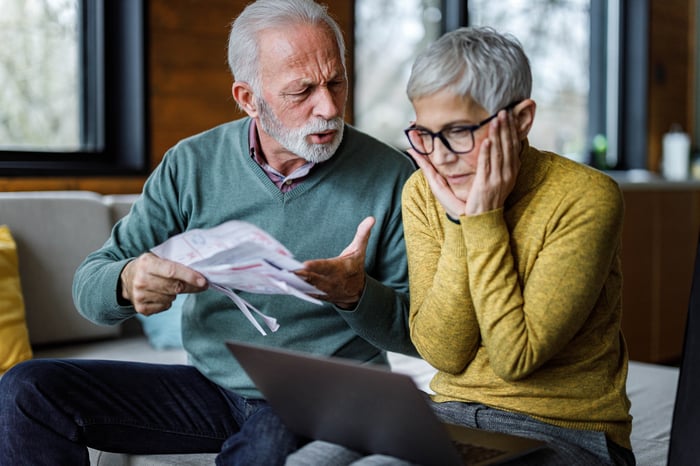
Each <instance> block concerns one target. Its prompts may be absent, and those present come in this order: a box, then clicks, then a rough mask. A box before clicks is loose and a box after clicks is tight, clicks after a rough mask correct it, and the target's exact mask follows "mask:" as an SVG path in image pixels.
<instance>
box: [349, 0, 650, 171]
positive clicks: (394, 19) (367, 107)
mask: <svg viewBox="0 0 700 466" xmlns="http://www.w3.org/2000/svg"><path fill="white" fill-rule="evenodd" d="M647 2H648V0H637V1H627V0H609V1H608V0H567V1H555V0H531V1H525V0H503V1H498V2H494V1H490V0H469V1H466V2H464V1H460V0H443V1H441V2H434V1H429V0H413V2H411V4H410V5H409V2H405V1H401V0H391V1H389V0H387V1H384V2H376V1H374V0H358V1H357V3H356V4H357V6H356V8H357V12H356V15H357V21H356V23H357V26H356V27H357V30H356V49H355V57H356V66H355V69H356V75H357V78H356V79H357V80H356V86H357V87H356V89H355V99H356V100H355V117H356V121H355V123H356V125H357V126H358V127H359V128H360V129H363V130H365V131H367V132H369V133H370V134H373V135H375V136H376V137H378V138H379V139H382V140H384V141H386V142H389V143H392V144H395V145H397V147H399V148H401V149H405V148H406V147H407V143H406V142H405V141H403V140H401V138H400V137H399V136H398V135H400V134H401V129H402V128H403V127H405V126H406V124H407V123H408V121H410V120H411V119H412V118H413V113H412V109H411V107H410V104H409V103H408V99H407V98H406V95H405V86H406V82H407V81H408V76H409V73H410V66H411V63H412V60H413V58H414V57H415V54H416V53H417V52H418V51H419V50H422V48H423V47H425V46H426V44H428V43H429V42H431V41H433V40H435V39H436V38H437V37H439V35H441V34H442V32H443V31H446V30H452V29H454V28H457V27H459V26H461V25H464V24H471V25H481V26H491V27H494V28H495V29H497V30H499V31H502V32H509V33H511V34H513V35H514V36H515V37H516V38H518V40H519V41H520V42H521V43H522V45H523V48H524V49H525V52H526V53H527V54H528V57H529V58H530V63H531V68H532V73H533V94H532V97H533V99H534V100H535V101H536V102H537V118H536V120H535V125H534V127H533V129H532V131H531V132H530V135H529V139H530V142H531V143H532V144H533V146H536V147H538V148H541V149H545V150H551V151H555V152H558V153H560V154H562V155H565V156H567V157H569V158H572V159H574V160H577V161H580V162H583V163H590V162H591V161H594V160H595V158H592V156H591V152H592V151H593V148H594V142H595V144H597V147H599V148H600V150H601V152H602V157H603V158H602V160H603V161H604V164H603V163H600V164H599V166H601V168H645V166H646V161H645V155H644V154H646V146H645V144H646V143H645V142H644V141H643V140H642V138H639V137H633V136H632V135H634V134H637V135H638V134H643V133H644V126H643V125H644V118H645V108H646V97H645V95H644V92H643V89H644V88H645V82H644V79H645V78H644V77H645V76H646V72H645V67H646V61H645V60H646V58H645V53H646V40H647V39H646V35H647V29H646V28H647V26H646V22H645V20H646V16H645V15H646V14H647V13H645V12H646V10H647V8H646V5H647ZM388 31H391V32H388ZM390 33H391V34H394V35H393V36H392V37H393V40H389V39H388V38H387V37H388V36H389V34H390ZM382 34H387V37H383V36H382ZM389 43H390V44H391V47H390V48H389V47H387V44H389ZM627 44H630V45H633V46H626V45H627ZM411 47H412V49H411ZM397 90H398V91H400V92H396V91H397ZM621 90H624V91H621ZM621 122H624V123H621ZM621 147H624V148H625V149H626V150H625V151H624V153H623V152H622V151H620V148H621ZM599 160H600V159H599Z"/></svg>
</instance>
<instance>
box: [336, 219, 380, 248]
mask: <svg viewBox="0 0 700 466" xmlns="http://www.w3.org/2000/svg"><path fill="white" fill-rule="evenodd" d="M374 222H375V220H374V217H367V218H365V219H364V220H362V221H361V222H360V224H359V225H358V226H357V232H355V237H354V238H353V239H352V242H351V243H350V244H349V245H348V246H347V247H346V248H345V249H344V250H343V252H341V253H340V256H339V257H343V256H347V255H350V254H353V253H355V252H356V251H361V252H362V253H364V252H365V250H366V249H367V243H368V242H369V234H370V232H371V231H372V227H373V226H374Z"/></svg>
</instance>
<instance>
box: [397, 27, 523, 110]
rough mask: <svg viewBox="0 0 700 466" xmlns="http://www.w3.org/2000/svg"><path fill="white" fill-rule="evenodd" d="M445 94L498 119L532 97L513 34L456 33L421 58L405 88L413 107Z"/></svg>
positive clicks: (490, 31) (468, 30)
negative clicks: (423, 99)
mask: <svg viewBox="0 0 700 466" xmlns="http://www.w3.org/2000/svg"><path fill="white" fill-rule="evenodd" d="M441 90H449V91H450V92H454V94H455V95H457V96H462V97H469V98H470V99H472V100H473V101H474V102H476V103H478V104H479V105H481V106H482V107H483V108H484V109H485V110H486V111H488V112H489V113H495V112H497V111H498V110H500V109H502V108H504V107H505V106H507V105H509V104H511V103H513V102H518V101H521V100H523V99H527V98H529V97H530V92H531V91H532V74H531V71H530V62H529V60H528V58H527V56H526V55H525V52H524V51H523V48H522V46H521V45H520V42H519V41H518V40H517V39H516V38H515V37H513V36H512V35H510V34H501V33H498V32H496V31H495V30H494V29H492V28H488V27H464V28H460V29H456V30H454V31H451V32H448V33H446V34H444V35H443V36H442V37H440V38H439V39H438V40H437V41H435V42H433V43H432V44H431V45H430V46H428V48H427V49H426V50H425V51H423V52H422V53H420V54H419V55H418V57H417V58H416V61H415V62H414V63H413V67H412V69H411V76H410V78H409V80H408V85H407V87H406V92H407V94H408V98H409V99H410V100H411V101H412V102H413V101H415V100H416V99H419V98H421V97H426V96H429V95H431V94H434V93H436V92H438V91H441Z"/></svg>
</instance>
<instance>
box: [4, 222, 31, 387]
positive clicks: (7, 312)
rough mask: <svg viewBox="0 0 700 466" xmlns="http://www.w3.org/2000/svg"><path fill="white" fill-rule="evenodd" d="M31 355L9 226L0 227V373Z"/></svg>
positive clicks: (15, 250)
mask: <svg viewBox="0 0 700 466" xmlns="http://www.w3.org/2000/svg"><path fill="white" fill-rule="evenodd" d="M31 357H32V348H31V346H30V345H29V334H28V333H27V324H26V322H25V320H24V299H23V298H22V287H21V286H20V280H19V268H18V266H17V249H16V245H15V241H14V240H13V239H12V235H11V233H10V229H9V228H8V227H7V226H6V225H2V226H0V374H2V373H3V372H6V371H7V370H8V369H10V368H11V367H12V366H14V365H15V364H17V363H19V362H22V361H26V360H27V359H30V358H31Z"/></svg>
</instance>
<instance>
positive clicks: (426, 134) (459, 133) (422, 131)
mask: <svg viewBox="0 0 700 466" xmlns="http://www.w3.org/2000/svg"><path fill="white" fill-rule="evenodd" d="M517 104H518V102H513V103H511V104H509V105H508V106H506V107H504V108H503V110H510V109H512V108H513V107H515V106H516V105H517ZM498 112H500V110H499V111H498ZM498 112H496V113H494V114H493V115H491V116H490V117H488V118H486V119H485V120H482V121H480V122H479V123H477V124H476V125H454V126H448V127H447V128H444V129H442V130H440V131H438V132H437V133H433V132H432V131H430V130H429V129H426V128H423V127H420V126H416V125H413V126H411V127H409V128H406V129H405V130H404V133H406V137H407V138H408V142H409V143H411V147H412V148H413V150H415V151H416V152H418V153H419V154H421V155H430V154H432V153H433V151H434V150H435V138H438V139H440V141H442V143H443V144H444V146H445V147H446V148H447V150H449V151H450V152H452V153H454V154H466V153H467V152H471V150H472V149H474V131H476V130H478V129H479V128H481V127H482V126H484V125H485V124H486V123H488V122H489V121H491V120H493V119H494V118H496V116H497V115H498Z"/></svg>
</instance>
